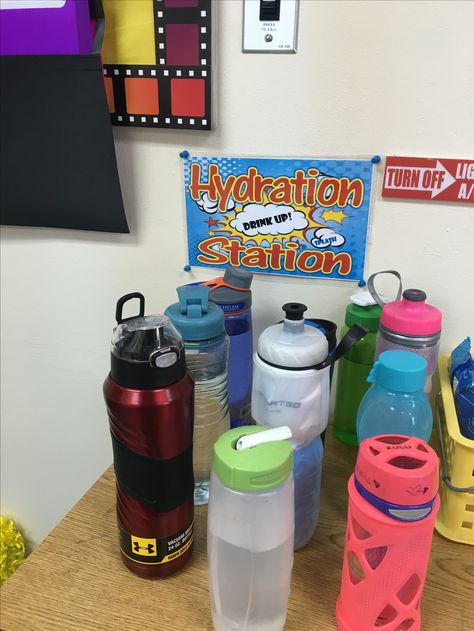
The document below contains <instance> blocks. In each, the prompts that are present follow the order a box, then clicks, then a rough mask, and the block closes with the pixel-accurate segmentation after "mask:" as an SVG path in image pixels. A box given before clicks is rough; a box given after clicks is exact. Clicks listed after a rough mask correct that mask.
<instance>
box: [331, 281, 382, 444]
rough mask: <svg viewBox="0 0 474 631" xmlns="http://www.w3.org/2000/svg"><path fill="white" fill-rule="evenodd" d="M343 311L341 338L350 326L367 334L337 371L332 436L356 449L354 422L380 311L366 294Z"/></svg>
mask: <svg viewBox="0 0 474 631" xmlns="http://www.w3.org/2000/svg"><path fill="white" fill-rule="evenodd" d="M350 300H351V302H350V304H349V305H348V306H347V309H346V317H345V326H344V328H343V329H342V332H341V336H342V337H344V335H345V334H346V333H347V331H348V330H349V327H350V326H352V325H353V324H356V323H357V324H361V325H362V326H364V327H365V328H366V329H367V331H368V333H367V334H366V335H365V336H364V338H363V339H362V340H361V341H360V342H359V343H358V344H356V345H355V346H353V347H352V348H351V349H350V350H349V351H348V352H347V353H346V354H345V355H344V357H341V359H340V361H339V365H338V368H337V379H336V403H335V407H334V425H333V428H334V434H335V435H336V436H337V438H339V440H341V441H342V442H343V443H346V444H348V445H357V444H358V442H357V433H356V418H357V410H358V408H359V404H360V402H361V400H362V397H363V396H364V394H365V393H366V392H367V390H368V389H369V387H370V384H369V383H368V381H367V377H368V376H369V373H370V370H371V368H372V366H373V363H374V355H375V343H376V340H377V329H378V326H379V320H380V315H381V313H382V308H381V307H380V306H379V305H378V304H376V302H375V300H374V299H373V298H372V296H371V295H370V293H369V292H368V291H364V292H359V293H356V294H354V295H352V296H351V298H350Z"/></svg>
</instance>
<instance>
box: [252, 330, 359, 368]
mask: <svg viewBox="0 0 474 631" xmlns="http://www.w3.org/2000/svg"><path fill="white" fill-rule="evenodd" d="M367 333H368V330H367V329H366V328H365V327H363V326H360V324H353V325H352V326H351V328H350V329H349V330H348V331H347V333H346V334H345V335H344V337H343V338H342V340H341V341H340V342H339V344H338V345H337V346H336V348H335V349H334V353H332V354H331V355H328V356H327V357H326V359H325V360H324V361H322V362H320V363H319V364H313V366H280V365H279V364H274V363H273V362H269V361H268V360H267V359H264V358H263V357H262V356H261V355H258V357H259V358H260V359H261V360H262V362H263V363H264V364H268V365H269V366H272V367H273V368H280V369H282V370H323V369H324V368H328V367H329V366H331V365H332V364H334V363H336V362H337V360H338V359H340V358H341V357H342V356H343V355H345V354H346V353H347V351H348V350H349V349H350V348H352V347H353V346H354V344H357V342H358V341H359V340H361V339H362V338H363V337H364V336H365V335H367Z"/></svg>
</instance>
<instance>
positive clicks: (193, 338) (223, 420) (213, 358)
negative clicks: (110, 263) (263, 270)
mask: <svg viewBox="0 0 474 631" xmlns="http://www.w3.org/2000/svg"><path fill="white" fill-rule="evenodd" d="M178 298H179V302H176V303H175V304H173V305H170V306H169V307H168V308H167V309H166V311H165V315H167V316H168V317H169V318H170V319H171V321H172V322H173V324H174V326H175V327H176V328H177V329H178V331H179V332H180V333H181V335H182V337H183V340H184V348H185V352H186V363H187V367H188V371H189V373H190V374H191V377H192V378H193V380H194V439H193V469H194V480H195V487H194V503H195V504H207V501H208V498H209V478H210V474H211V463H212V447H213V445H214V443H215V441H216V440H217V439H218V438H219V436H220V435H221V434H223V433H224V432H225V431H227V430H228V429H229V405H228V395H227V355H228V348H229V338H228V336H227V335H226V332H225V328H224V314H223V312H222V309H220V308H219V307H218V306H217V305H215V304H214V303H212V302H209V289H208V288H207V287H204V286H203V285H187V286H184V287H179V288H178Z"/></svg>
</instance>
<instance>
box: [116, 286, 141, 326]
mask: <svg viewBox="0 0 474 631" xmlns="http://www.w3.org/2000/svg"><path fill="white" fill-rule="evenodd" d="M133 298H138V300H139V301H140V311H139V312H138V316H131V317H130V318H124V317H123V306H124V304H125V303H126V302H128V301H129V300H132V299H133ZM144 315H145V296H144V295H143V294H141V293H140V292H139V291H134V292H132V293H131V294H125V296H122V297H121V298H119V299H118V300H117V307H116V308H115V319H116V321H117V324H121V323H122V322H125V320H131V319H132V318H137V317H139V318H143V316H144Z"/></svg>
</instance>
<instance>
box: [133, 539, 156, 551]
mask: <svg viewBox="0 0 474 631" xmlns="http://www.w3.org/2000/svg"><path fill="white" fill-rule="evenodd" d="M140 550H146V551H147V553H148V554H155V546H154V545H153V544H151V543H149V544H148V545H147V546H141V545H140V544H139V543H138V541H135V542H134V544H133V551H134V552H136V553H137V554H141V552H140Z"/></svg>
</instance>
